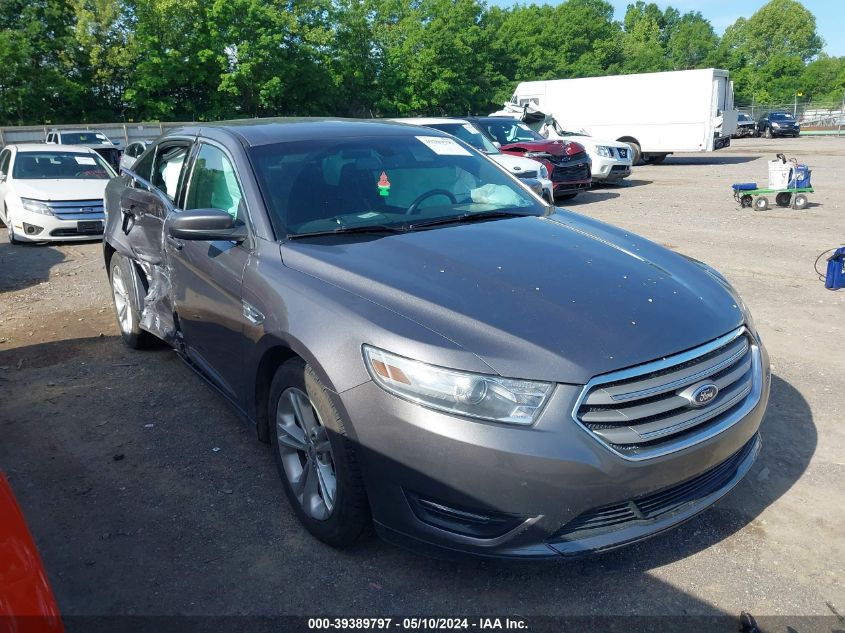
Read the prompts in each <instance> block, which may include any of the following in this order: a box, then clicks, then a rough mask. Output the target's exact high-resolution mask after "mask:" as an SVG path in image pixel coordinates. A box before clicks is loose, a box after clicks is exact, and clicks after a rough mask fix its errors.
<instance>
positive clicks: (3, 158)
mask: <svg viewBox="0 0 845 633" xmlns="http://www.w3.org/2000/svg"><path fill="white" fill-rule="evenodd" d="M11 158H12V152H10V151H9V150H7V149H4V150H3V151H2V152H0V175H3V176H8V175H9V160H10V159H11Z"/></svg>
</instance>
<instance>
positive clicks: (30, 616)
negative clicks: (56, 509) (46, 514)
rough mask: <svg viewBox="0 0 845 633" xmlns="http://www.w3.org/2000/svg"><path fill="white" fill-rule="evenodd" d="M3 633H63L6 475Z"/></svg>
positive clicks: (0, 497)
mask: <svg viewBox="0 0 845 633" xmlns="http://www.w3.org/2000/svg"><path fill="white" fill-rule="evenodd" d="M4 627H7V628H4ZM0 631H2V632H3V633H5V632H6V631H10V632H12V633H63V632H64V626H63V625H62V619H61V617H60V616H59V609H58V607H57V606H56V599H55V598H54V597H53V592H52V590H51V589H50V585H49V583H48V582H47V574H46V573H44V566H43V564H42V563H41V557H40V556H39V555H38V550H37V549H36V547H35V543H34V542H33V540H32V536H31V535H30V533H29V530H28V529H27V527H26V522H25V521H24V518H23V514H22V513H21V509H20V507H18V504H17V501H15V495H14V494H13V493H12V489H11V487H10V486H9V482H8V481H7V480H6V477H5V476H4V475H3V473H0Z"/></svg>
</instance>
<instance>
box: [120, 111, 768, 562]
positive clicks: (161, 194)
mask: <svg viewBox="0 0 845 633" xmlns="http://www.w3.org/2000/svg"><path fill="white" fill-rule="evenodd" d="M105 202H106V213H107V226H106V236H105V241H104V245H105V246H104V248H105V260H106V268H107V270H108V274H109V279H110V282H111V288H112V293H113V296H114V305H115V309H116V313H117V321H118V324H119V326H120V331H121V333H122V337H123V339H124V341H125V342H126V343H127V344H128V345H129V346H131V347H134V348H144V347H148V346H150V345H151V344H152V343H154V342H155V341H156V339H161V340H163V341H165V342H166V343H167V344H169V345H170V346H172V347H173V348H175V349H176V350H177V352H178V353H179V354H180V355H181V357H182V358H183V359H184V360H185V361H186V363H187V364H188V365H189V366H190V367H191V368H193V369H194V370H195V371H196V372H198V373H199V374H201V375H202V376H203V377H204V378H205V379H206V380H207V381H208V382H209V383H210V384H211V385H213V386H214V387H215V388H216V389H217V390H218V391H219V392H220V393H222V394H223V395H224V396H225V397H226V398H228V400H230V401H231V403H232V405H233V406H234V408H235V409H236V410H237V411H238V412H239V413H240V414H241V415H242V416H243V418H245V419H246V420H247V421H249V423H250V424H252V425H254V426H255V428H256V430H257V435H258V437H259V438H260V439H262V440H264V441H266V442H268V443H269V444H270V445H271V447H272V452H273V455H274V456H275V461H276V464H277V466H278V471H279V474H280V476H281V482H282V484H283V486H284V490H285V491H286V495H287V497H288V499H289V501H290V504H291V506H292V508H293V510H294V512H295V513H296V514H297V515H298V517H299V519H300V520H301V522H302V524H303V525H304V527H305V528H306V529H307V530H308V531H309V532H311V533H312V534H313V535H314V536H316V537H317V538H319V539H321V540H322V541H324V542H326V543H329V544H331V545H334V546H338V547H339V546H345V545H349V544H351V543H353V542H355V541H356V540H358V539H360V538H361V537H362V536H364V535H365V534H367V533H368V532H369V530H370V528H371V527H374V528H375V530H376V531H377V532H378V533H379V534H380V535H382V536H383V537H384V538H386V539H388V540H390V541H392V542H396V543H400V544H404V545H406V546H408V547H411V548H413V549H416V550H418V551H423V550H426V551H427V550H431V551H438V552H451V553H469V554H475V555H482V556H490V557H505V558H548V557H551V558H554V557H562V556H571V555H577V554H582V553H585V552H588V551H596V550H604V549H609V548H613V547H618V546H620V545H624V544H626V543H630V542H634V541H637V540H640V539H643V538H646V537H649V536H652V535H654V534H657V533H659V532H662V531H664V530H666V529H668V528H670V527H672V526H674V525H677V524H679V523H680V522H682V521H684V520H686V519H688V518H690V517H691V516H693V515H695V514H696V513H698V512H700V511H702V510H704V509H705V508H707V507H708V506H710V505H711V504H713V503H714V502H715V501H716V500H717V499H719V498H720V497H722V496H723V495H725V494H726V493H727V492H728V491H729V490H730V489H731V488H732V487H734V486H735V485H736V483H737V482H738V481H739V480H740V479H741V478H742V477H743V476H744V475H745V474H746V473H747V472H748V470H749V468H750V467H751V464H752V463H753V462H754V459H755V457H756V455H757V453H758V451H759V447H760V439H759V434H758V428H759V426H760V422H761V418H762V417H763V414H764V411H765V409H766V404H767V400H768V394H769V386H770V374H769V365H768V359H767V355H766V352H765V349H764V347H763V345H762V343H761V341H760V338H759V336H758V334H757V332H756V330H755V328H754V324H753V322H752V320H751V317H750V316H749V314H748V311H747V309H746V308H745V306H744V304H743V303H742V301H741V300H740V298H739V297H738V296H737V294H736V292H735V291H734V290H733V288H732V287H731V285H730V284H729V283H728V282H727V281H726V280H725V278H724V277H722V276H721V275H720V274H719V273H718V272H716V271H715V270H714V269H712V268H710V267H709V266H707V265H705V264H703V263H701V262H698V261H695V260H692V259H689V258H687V257H684V256H682V255H679V254H676V253H673V252H670V251H668V250H666V249H664V248H661V247H660V246H657V245H656V244H653V243H651V242H649V241H647V240H645V239H643V238H640V237H637V236H635V235H632V234H630V233H627V232H625V231H622V230H620V229H617V228H615V227H613V226H609V225H607V224H603V223H601V222H597V221H595V220H592V219H589V218H587V217H584V216H581V215H578V214H575V213H572V212H569V211H566V210H563V209H555V208H553V207H549V206H546V205H545V203H544V202H543V201H542V200H541V199H540V198H538V197H537V196H536V195H534V194H532V193H531V192H530V191H528V190H526V189H525V188H524V187H522V186H521V185H520V184H519V182H518V181H517V180H516V179H514V178H513V176H511V175H510V174H509V173H508V172H507V171H506V170H504V169H503V168H501V167H499V166H498V165H496V164H495V163H493V162H492V161H490V160H487V159H486V158H484V157H483V156H482V155H481V154H479V153H478V152H476V151H475V150H474V149H473V148H471V147H470V146H469V145H466V144H464V143H462V142H461V141H459V140H457V139H455V138H453V137H451V136H449V135H447V134H444V133H442V132H440V131H437V130H433V129H429V128H419V127H414V126H408V125H403V124H394V123H385V122H367V121H338V120H326V121H315V120H289V121H288V120H266V121H251V122H244V123H240V124H237V123H235V124H220V125H209V126H206V125H203V126H199V125H198V126H197V127H184V128H181V129H177V130H174V131H172V132H170V133H168V134H167V135H166V136H164V137H162V138H161V139H159V140H157V141H156V142H155V143H153V144H152V145H151V146H150V147H149V148H148V149H147V150H146V151H145V152H144V154H142V155H141V157H140V158H139V159H138V161H137V162H136V163H135V164H134V165H133V166H132V168H131V169H129V170H128V171H127V172H126V173H125V174H124V175H122V176H120V177H119V178H115V179H113V180H112V181H111V182H110V183H109V185H108V188H107V190H106V200H105Z"/></svg>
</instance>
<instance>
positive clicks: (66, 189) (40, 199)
mask: <svg viewBox="0 0 845 633" xmlns="http://www.w3.org/2000/svg"><path fill="white" fill-rule="evenodd" d="M115 176H116V174H115V172H114V171H113V170H112V168H111V167H110V166H109V165H108V163H106V161H105V160H103V158H102V157H101V156H100V155H99V154H98V153H97V152H95V151H94V150H93V149H89V148H87V147H84V146H81V145H45V144H40V143H29V144H21V145H8V146H6V147H4V148H3V150H2V151H0V219H2V220H3V222H4V223H5V224H6V229H7V231H8V232H9V242H10V243H11V244H19V243H21V242H46V241H51V240H62V241H65V240H91V239H99V238H101V237H102V236H103V228H104V219H105V216H104V214H103V193H104V192H105V189H106V184H107V183H108V182H109V179H111V178H113V177H115Z"/></svg>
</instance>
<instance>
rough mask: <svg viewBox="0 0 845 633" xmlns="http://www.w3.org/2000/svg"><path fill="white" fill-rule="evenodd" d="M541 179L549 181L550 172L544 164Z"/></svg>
mask: <svg viewBox="0 0 845 633" xmlns="http://www.w3.org/2000/svg"><path fill="white" fill-rule="evenodd" d="M540 178H543V179H544V180H548V179H549V170H548V168H547V167H546V166H545V165H544V164H543V163H540Z"/></svg>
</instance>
